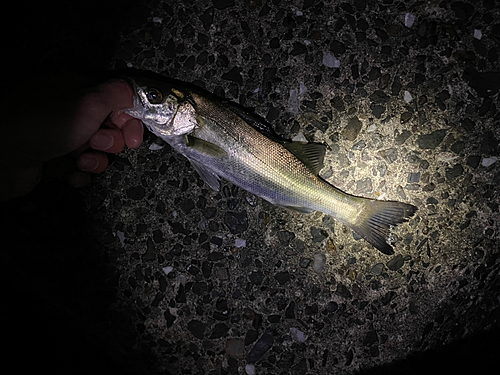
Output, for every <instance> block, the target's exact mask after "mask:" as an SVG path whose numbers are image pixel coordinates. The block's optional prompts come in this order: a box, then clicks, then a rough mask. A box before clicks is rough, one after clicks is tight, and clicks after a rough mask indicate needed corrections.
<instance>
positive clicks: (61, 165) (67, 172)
mask: <svg viewBox="0 0 500 375" xmlns="http://www.w3.org/2000/svg"><path fill="white" fill-rule="evenodd" d="M43 169H44V172H45V174H46V175H48V176H51V177H54V178H57V179H58V180H63V181H65V182H67V183H68V185H70V186H72V187H74V188H80V187H84V186H87V185H88V184H89V183H90V173H88V172H83V171H81V170H79V169H77V166H76V164H75V159H73V158H72V157H69V156H67V155H64V156H61V157H59V158H55V159H51V160H48V161H46V162H45V163H44V165H43Z"/></svg>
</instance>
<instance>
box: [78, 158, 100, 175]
mask: <svg viewBox="0 0 500 375" xmlns="http://www.w3.org/2000/svg"><path fill="white" fill-rule="evenodd" d="M98 166H99V160H97V158H96V157H95V156H85V157H82V158H81V159H80V160H79V161H78V168H80V169H81V170H82V171H86V172H92V171H95V170H96V169H97V167H98Z"/></svg>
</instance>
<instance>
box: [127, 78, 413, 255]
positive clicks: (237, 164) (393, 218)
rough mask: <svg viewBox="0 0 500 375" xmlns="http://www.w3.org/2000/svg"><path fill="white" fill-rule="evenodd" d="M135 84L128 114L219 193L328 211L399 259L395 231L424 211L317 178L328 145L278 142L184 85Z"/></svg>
mask: <svg viewBox="0 0 500 375" xmlns="http://www.w3.org/2000/svg"><path fill="white" fill-rule="evenodd" d="M130 83H131V85H132V86H133V88H134V91H135V97H134V108H131V109H128V110H126V112H127V113H128V114H130V115H131V116H134V117H137V118H139V119H141V120H142V121H143V123H144V124H145V125H146V126H147V127H148V129H149V130H151V131H152V132H153V133H154V134H156V135H158V136H160V137H161V138H162V139H163V140H165V141H166V142H167V143H169V144H170V145H171V146H172V147H173V148H174V149H175V150H176V151H177V152H179V153H180V154H182V155H184V156H185V157H186V158H187V159H188V160H189V161H190V162H191V164H192V165H193V167H194V168H195V169H196V171H197V172H198V173H199V174H200V177H201V178H202V179H203V180H205V181H206V182H207V184H208V185H210V186H211V187H212V188H214V189H215V190H218V189H219V186H220V185H219V179H220V178H224V179H226V180H228V181H230V182H232V183H233V184H235V185H237V186H239V187H241V188H242V189H245V190H247V191H249V192H251V193H253V194H255V195H257V196H259V197H261V198H263V199H265V200H267V201H269V202H271V203H272V204H276V205H279V206H283V207H285V208H288V209H292V210H295V211H298V212H313V211H321V212H324V213H326V214H328V215H331V216H333V217H334V218H335V219H337V220H339V221H341V222H343V223H344V224H345V225H347V226H348V227H350V228H351V229H353V230H354V231H355V232H356V233H358V234H359V235H360V236H361V237H363V238H364V239H365V240H367V241H368V242H369V243H371V244H372V245H373V246H375V247H376V248H377V249H379V250H380V251H381V252H383V253H384V254H393V253H394V250H393V248H392V246H391V245H390V244H388V243H387V238H388V236H389V234H390V233H389V232H390V227H391V226H394V225H396V224H398V223H401V222H404V221H406V220H408V218H409V217H411V216H412V215H413V214H414V213H415V212H416V209H417V208H416V207H415V206H413V205H410V204H407V203H402V202H396V201H376V200H373V199H368V198H363V197H357V196H353V195H350V194H347V193H345V192H343V191H341V190H339V189H337V188H336V187H334V186H333V185H330V184H329V183H327V182H326V181H324V180H322V179H321V178H319V177H318V176H317V175H316V174H315V173H313V172H311V171H316V172H317V170H319V169H318V168H317V167H318V166H320V165H322V157H323V156H324V148H323V147H322V146H321V145H314V144H312V145H311V144H309V145H304V144H301V143H285V142H281V141H277V140H274V139H271V138H269V137H267V136H265V135H264V134H262V133H261V132H259V131H257V130H256V128H259V127H260V125H263V124H262V123H260V122H259V121H260V120H259V119H256V118H255V116H254V115H253V114H251V113H249V112H247V111H245V110H242V109H239V108H238V107H236V106H233V105H231V104H227V103H226V104H225V103H224V102H222V101H220V100H219V99H217V98H214V97H213V96H212V95H210V94H209V93H204V92H202V91H201V90H200V89H198V88H189V87H188V86H187V85H185V84H182V83H179V82H177V81H172V80H163V79H159V80H157V81H151V80H148V79H141V78H134V79H130ZM252 122H254V123H253V124H252ZM255 125H259V127H256V126H255ZM320 158H321V160H319V159H320ZM304 160H307V161H306V163H304V162H303V161H304Z"/></svg>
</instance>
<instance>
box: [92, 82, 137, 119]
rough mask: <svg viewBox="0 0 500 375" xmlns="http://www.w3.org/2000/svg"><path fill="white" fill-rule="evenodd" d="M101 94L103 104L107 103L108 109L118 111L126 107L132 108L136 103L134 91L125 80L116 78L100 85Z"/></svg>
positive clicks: (109, 111)
mask: <svg viewBox="0 0 500 375" xmlns="http://www.w3.org/2000/svg"><path fill="white" fill-rule="evenodd" d="M99 94H100V95H101V97H102V100H103V102H102V103H103V105H106V106H107V108H108V111H107V113H106V116H107V115H108V114H109V113H111V111H116V110H120V109H125V108H131V107H133V105H134V100H133V98H134V91H133V90H132V87H130V85H129V84H128V83H127V82H125V81H123V80H114V81H109V82H106V83H103V84H102V85H101V86H100V87H99Z"/></svg>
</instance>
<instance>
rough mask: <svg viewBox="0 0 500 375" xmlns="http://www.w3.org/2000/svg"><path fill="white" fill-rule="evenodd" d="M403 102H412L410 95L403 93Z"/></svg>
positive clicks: (407, 92)
mask: <svg viewBox="0 0 500 375" xmlns="http://www.w3.org/2000/svg"><path fill="white" fill-rule="evenodd" d="M404 100H405V102H406V103H409V102H411V101H412V100H413V98H412V97H411V94H410V92H409V91H405V93H404Z"/></svg>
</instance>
